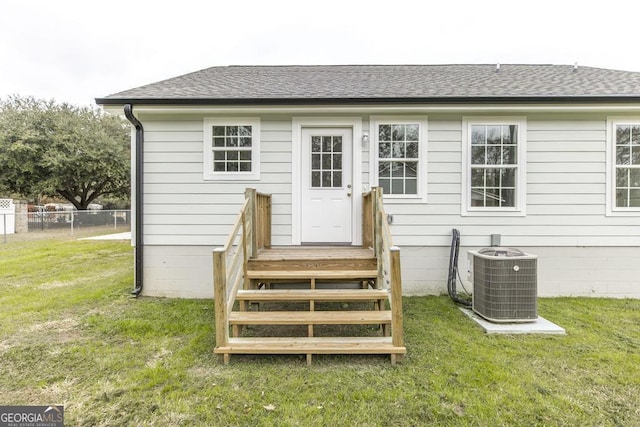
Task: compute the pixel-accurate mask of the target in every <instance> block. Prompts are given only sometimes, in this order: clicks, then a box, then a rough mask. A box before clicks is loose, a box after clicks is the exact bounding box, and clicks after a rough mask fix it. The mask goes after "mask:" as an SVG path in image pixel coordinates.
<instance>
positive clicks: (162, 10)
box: [0, 0, 640, 105]
mask: <svg viewBox="0 0 640 427" xmlns="http://www.w3.org/2000/svg"><path fill="white" fill-rule="evenodd" d="M639 16H640V1H637V0H608V1H607V2H601V1H599V2H598V1H588V0H578V1H575V0H553V1H549V0H535V1H533V0H525V1H523V0H521V1H517V0H510V1H509V0H439V1H433V0H415V1H414V0H386V1H379V0H362V1H361V0H322V1H316V2H310V1H305V0H297V1H290V0H225V1H221V0H199V1H198V0H180V1H176V0H173V1H162V0H153V1H149V0H109V1H94V0H55V1H54V0H1V1H0V98H6V97H8V96H10V95H20V96H34V97H36V98H41V99H54V100H56V101H58V102H69V103H72V104H75V105H94V104H95V103H94V98H96V97H103V96H106V95H109V94H112V93H116V92H120V91H123V90H126V89H130V88H133V87H138V86H141V85H144V84H147V83H153V82H156V81H160V80H163V79H166V78H170V77H174V76H178V75H181V74H186V73H189V72H192V71H196V70H200V69H203V68H207V67H212V66H224V65H293V64H495V63H501V64H512V63H519V64H535V63H538V64H565V65H573V64H575V63H578V66H591V67H601V68H612V69H619V70H627V71H638V72H640V54H639V53H638V52H639V51H638V42H640V27H638V17H639Z"/></svg>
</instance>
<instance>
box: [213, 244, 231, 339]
mask: <svg viewBox="0 0 640 427" xmlns="http://www.w3.org/2000/svg"><path fill="white" fill-rule="evenodd" d="M226 256H227V252H226V251H225V250H224V248H215V249H214V250H213V297H214V302H215V322H216V323H215V326H216V346H217V347H225V346H227V345H228V344H229V317H228V313H227V268H226Z"/></svg>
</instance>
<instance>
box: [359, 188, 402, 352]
mask: <svg viewBox="0 0 640 427" xmlns="http://www.w3.org/2000/svg"><path fill="white" fill-rule="evenodd" d="M382 196H383V194H382V188H381V187H374V188H372V189H371V191H369V192H367V193H365V194H363V199H362V211H363V218H362V246H363V247H365V248H369V247H372V248H373V250H374V253H375V256H376V260H377V264H378V278H377V280H376V287H378V288H384V289H388V290H389V291H390V292H389V303H390V305H391V312H392V319H391V330H392V340H393V345H394V346H402V345H403V335H402V276H401V274H400V248H398V247H397V246H394V245H393V238H392V236H391V230H390V229H389V222H388V217H387V214H386V212H385V210H384V203H383V198H382Z"/></svg>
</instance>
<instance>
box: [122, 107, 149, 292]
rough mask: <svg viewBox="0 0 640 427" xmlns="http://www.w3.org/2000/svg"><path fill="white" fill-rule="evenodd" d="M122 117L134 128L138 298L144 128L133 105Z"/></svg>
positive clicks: (137, 285)
mask: <svg viewBox="0 0 640 427" xmlns="http://www.w3.org/2000/svg"><path fill="white" fill-rule="evenodd" d="M124 115H125V117H126V118H127V120H129V122H131V124H132V125H133V126H134V127H135V128H136V163H135V164H136V187H135V190H134V194H135V198H136V206H135V207H136V217H135V225H136V236H135V237H136V238H135V242H136V243H135V276H136V277H135V288H134V290H133V291H132V292H131V294H132V295H134V296H136V297H138V296H140V293H141V292H142V286H143V281H142V277H143V276H142V259H143V258H142V255H143V250H144V244H143V240H142V236H143V233H142V206H143V203H142V177H143V172H144V149H143V143H144V128H143V127H142V123H140V120H138V119H137V118H136V117H135V116H134V115H133V104H125V105H124Z"/></svg>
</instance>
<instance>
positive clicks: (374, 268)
mask: <svg viewBox="0 0 640 427" xmlns="http://www.w3.org/2000/svg"><path fill="white" fill-rule="evenodd" d="M375 195H376V193H375V192H372V193H370V196H369V197H370V198H371V199H373V197H375ZM379 196H380V203H381V193H380V194H379ZM261 197H262V198H263V199H267V198H269V199H268V201H269V202H270V196H267V195H260V194H259V193H255V190H251V189H250V190H248V193H247V197H246V200H247V202H246V203H245V206H244V207H243V211H242V212H241V215H240V219H239V221H237V222H236V226H235V227H234V229H235V230H234V233H235V234H239V235H237V236H235V237H234V236H233V235H232V236H230V238H229V240H228V242H227V243H228V245H226V246H225V247H223V248H219V249H216V250H215V251H214V285H215V301H216V348H215V350H214V351H215V353H216V354H220V355H222V356H223V360H224V363H225V364H226V363H228V362H229V358H230V355H231V354H305V355H306V357H307V363H309V364H311V361H312V356H313V355H314V354H387V355H390V357H391V362H392V364H395V363H396V361H397V360H399V359H401V358H402V356H403V355H404V354H405V352H406V349H405V347H404V345H403V342H402V305H401V303H402V300H401V287H400V280H399V279H400V272H399V260H400V258H399V251H398V250H397V248H391V247H390V251H388V253H387V254H386V255H387V256H388V258H389V260H388V262H387V263H386V265H385V263H384V262H382V261H383V260H381V258H382V257H384V256H385V254H384V251H383V250H382V246H383V244H384V242H383V241H382V240H383V238H382V236H381V235H380V236H379V240H380V241H379V242H377V243H376V244H374V245H373V246H374V247H370V246H371V245H370V243H372V242H374V241H375V230H373V229H372V230H370V232H368V231H369V230H363V232H364V233H365V239H364V240H365V245H366V247H344V246H339V247H335V246H334V247H322V246H298V247H273V248H272V247H270V245H269V244H268V243H269V242H268V240H270V238H269V239H267V238H265V237H264V235H269V234H270V233H269V232H268V224H269V223H270V221H269V220H270V218H268V217H267V213H270V209H269V208H268V206H270V203H268V202H265V201H264V200H262V201H261V200H259V198H261ZM365 197H366V196H365ZM365 200H366V199H365ZM252 208H253V209H252ZM373 208H374V206H373V203H369V204H366V203H365V211H366V212H365V215H366V214H370V215H374V212H373ZM252 210H253V212H252ZM383 219H384V224H385V225H386V218H379V220H380V221H376V220H375V219H371V220H370V221H363V222H364V223H365V226H366V224H371V225H373V224H375V223H376V222H379V223H380V224H382V222H383ZM254 225H255V227H254ZM265 229H267V230H266V231H265ZM239 230H243V231H244V233H238V231H239ZM260 233H262V234H263V236H262V237H260V236H259V234H260ZM232 234H233V233H232ZM380 234H381V233H380ZM245 236H246V237H245ZM387 237H390V236H387ZM254 240H255V245H254V243H253V241H254ZM234 242H237V244H235V245H234ZM365 245H363V246H365ZM376 246H378V249H380V250H379V251H378V250H376ZM233 248H235V250H233ZM377 252H380V255H377ZM240 258H242V260H240ZM394 263H395V264H394ZM392 265H394V269H393V274H390V273H392V271H391V270H392V268H391V266H392ZM228 266H230V267H231V269H232V270H236V271H235V272H233V271H228V270H229V269H228V268H227V267H228ZM394 274H395V276H397V277H396V278H395V285H396V286H385V284H387V285H390V284H393V283H394V278H393V277H392V276H393V275H394ZM228 285H230V286H228ZM219 296H224V297H223V298H220V297H219ZM330 325H339V326H336V327H334V329H331V330H329V331H328V332H327V331H325V330H324V329H326V328H327V327H328V326H329V327H330ZM353 325H363V326H353ZM367 325H374V327H373V328H372V327H371V326H367ZM287 326H292V327H293V329H294V330H293V332H292V331H291V330H289V331H288V332H285V333H286V334H287V336H280V335H281V334H282V333H281V332H278V331H279V330H281V329H283V327H285V328H284V329H286V327H287ZM362 327H365V328H366V329H365V330H364V333H359V334H358V332H359V329H358V328H362ZM247 328H255V330H253V329H252V330H247ZM336 328H337V329H336ZM341 328H342V329H341ZM258 329H262V333H263V336H249V335H256V333H257V330H258ZM229 330H231V334H230V333H229ZM265 330H266V334H267V335H264V334H265ZM354 331H355V332H356V333H355V334H354ZM244 332H249V333H247V334H245V333H244ZM318 332H320V333H318ZM345 332H347V333H348V334H349V335H348V336H336V335H337V334H341V333H345ZM372 333H375V334H376V336H362V335H371V334H372ZM356 334H357V335H356Z"/></svg>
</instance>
